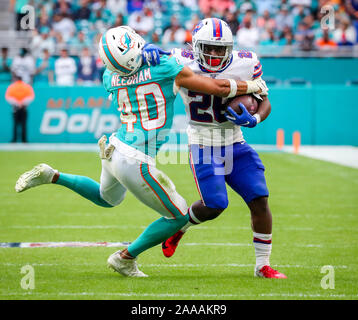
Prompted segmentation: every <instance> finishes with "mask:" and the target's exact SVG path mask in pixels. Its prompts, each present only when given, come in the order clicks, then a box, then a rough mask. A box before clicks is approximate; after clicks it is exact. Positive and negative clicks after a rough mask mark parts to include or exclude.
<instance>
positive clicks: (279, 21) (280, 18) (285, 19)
mask: <svg viewBox="0 0 358 320" xmlns="http://www.w3.org/2000/svg"><path fill="white" fill-rule="evenodd" d="M285 26H288V27H290V28H292V26H293V17H292V15H291V14H290V11H289V8H288V6H287V5H285V4H284V5H282V6H281V8H280V11H279V13H278V14H277V15H276V28H277V30H278V31H279V32H281V31H282V30H283V28H284V27H285Z"/></svg>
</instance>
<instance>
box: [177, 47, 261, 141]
mask: <svg viewBox="0 0 358 320" xmlns="http://www.w3.org/2000/svg"><path fill="white" fill-rule="evenodd" d="M172 54H173V55H174V56H175V57H176V58H177V59H179V61H180V63H181V64H183V65H185V66H188V67H189V68H190V69H191V70H193V71H194V73H196V74H200V75H202V76H204V77H212V78H214V79H235V80H242V81H245V80H253V79H257V78H259V77H260V76H261V75H262V67H261V64H260V61H259V60H258V58H257V55H256V54H255V53H254V52H251V51H233V52H232V59H231V61H230V63H228V64H227V66H226V67H224V68H223V69H222V70H221V71H219V72H215V73H214V72H208V71H207V70H205V69H204V68H202V67H201V66H200V65H199V64H198V63H197V62H196V61H195V60H194V55H193V52H192V51H189V50H185V49H173V50H172ZM179 93H180V95H181V97H182V99H183V101H184V104H185V111H186V114H187V117H188V123H189V125H188V129H187V133H188V138H189V144H202V145H207V146H224V145H230V144H233V143H235V142H240V141H243V140H244V137H243V135H242V131H241V129H240V126H238V125H235V124H234V123H232V122H231V121H227V120H226V118H225V116H224V113H225V111H224V107H223V104H225V103H226V101H227V98H221V97H216V96H211V95H206V94H203V93H198V92H192V91H190V90H188V89H186V88H180V91H179Z"/></svg>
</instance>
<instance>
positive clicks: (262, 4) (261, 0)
mask: <svg viewBox="0 0 358 320" xmlns="http://www.w3.org/2000/svg"><path fill="white" fill-rule="evenodd" d="M278 3H279V1H278V0H256V4H257V14H258V15H259V16H261V15H263V14H264V12H265V11H266V10H268V11H269V12H270V13H271V14H274V13H276V12H277V11H278Z"/></svg>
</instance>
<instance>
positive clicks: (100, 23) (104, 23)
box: [90, 0, 114, 29]
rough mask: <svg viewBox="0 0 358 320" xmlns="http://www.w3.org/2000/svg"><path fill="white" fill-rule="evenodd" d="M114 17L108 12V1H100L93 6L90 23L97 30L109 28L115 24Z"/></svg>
mask: <svg viewBox="0 0 358 320" xmlns="http://www.w3.org/2000/svg"><path fill="white" fill-rule="evenodd" d="M113 19H114V15H113V14H112V12H111V11H109V10H108V8H107V4H106V0H99V1H97V2H95V3H94V4H93V6H92V13H91V19H90V21H91V22H92V23H93V24H94V25H96V28H97V29H100V28H102V27H103V28H107V27H109V26H110V25H111V24H113Z"/></svg>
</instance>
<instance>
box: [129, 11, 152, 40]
mask: <svg viewBox="0 0 358 320" xmlns="http://www.w3.org/2000/svg"><path fill="white" fill-rule="evenodd" d="M128 25H129V26H130V27H131V28H132V29H134V30H135V31H136V32H137V33H138V34H140V35H141V36H142V37H145V36H146V35H147V34H148V33H149V32H150V31H151V30H153V28H154V19H153V13H152V11H151V10H150V9H149V8H147V7H144V8H143V11H135V12H133V13H132V14H131V15H130V17H129V21H128Z"/></svg>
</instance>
